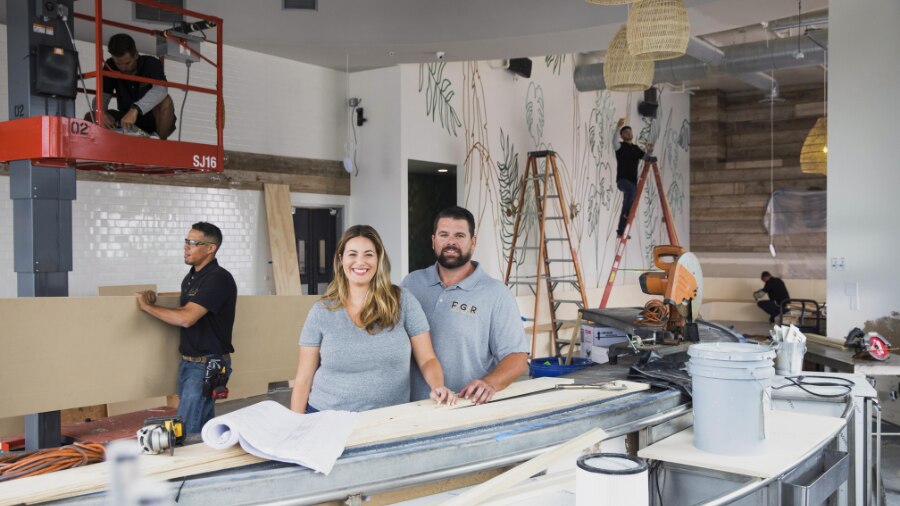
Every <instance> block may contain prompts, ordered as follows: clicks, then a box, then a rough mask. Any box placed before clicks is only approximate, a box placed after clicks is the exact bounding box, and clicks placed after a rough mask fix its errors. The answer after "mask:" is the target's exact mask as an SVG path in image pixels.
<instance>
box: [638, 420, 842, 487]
mask: <svg viewBox="0 0 900 506" xmlns="http://www.w3.org/2000/svg"><path fill="white" fill-rule="evenodd" d="M766 416H767V418H768V420H769V424H770V425H769V427H771V429H770V430H769V438H768V439H767V441H766V450H765V453H763V454H762V455H756V456H749V457H734V456H730V455H717V454H714V453H709V452H705V451H702V450H698V449H697V448H695V447H694V428H693V427H691V428H688V429H685V430H683V431H681V432H679V433H677V434H675V435H672V436H669V437H668V438H666V439H663V440H662V441H660V442H658V443H656V444H653V445H651V446H648V447H647V448H644V449H643V450H640V451H639V452H638V456H639V457H643V458H645V459H654V460H662V461H665V462H673V463H676V464H684V465H688V466H695V467H702V468H705V469H715V470H718V471H725V472H728V473H736V474H742V475H745V476H754V477H756V478H769V477H771V476H776V475H778V474H781V473H783V472H785V471H787V470H788V469H790V468H791V467H792V466H793V465H795V464H796V463H797V460H798V459H799V458H800V457H802V456H803V455H805V454H806V453H807V452H809V451H811V450H812V449H813V448H815V447H816V446H817V445H818V444H820V443H821V442H823V441H825V440H826V439H828V438H830V437H833V436H834V435H835V434H837V432H838V431H839V430H840V429H841V428H842V427H843V426H844V422H845V420H844V419H843V418H833V417H828V416H818V415H809V414H805V413H796V412H793V411H777V410H776V411H770V412H768V413H767V414H766Z"/></svg>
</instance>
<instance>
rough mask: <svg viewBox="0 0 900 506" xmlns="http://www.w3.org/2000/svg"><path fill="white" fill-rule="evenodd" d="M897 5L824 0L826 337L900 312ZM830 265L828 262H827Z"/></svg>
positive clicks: (899, 5)
mask: <svg viewBox="0 0 900 506" xmlns="http://www.w3.org/2000/svg"><path fill="white" fill-rule="evenodd" d="M897 20H900V2H897V1H896V0H871V1H868V2H831V3H830V5H829V35H828V38H829V51H828V58H829V73H828V99H829V102H828V115H829V118H828V119H829V121H828V130H829V131H828V137H829V142H828V144H829V146H828V257H829V258H835V257H837V258H845V259H846V268H845V270H837V269H834V268H830V269H829V272H828V335H832V336H842V335H846V334H847V332H849V330H850V329H852V328H853V327H862V326H863V324H864V323H865V322H866V321H867V320H873V319H877V318H881V317H885V316H889V315H890V314H891V312H892V311H898V310H900V297H898V288H897V282H898V280H900V264H898V262H897V250H898V249H900V236H898V234H897V230H900V205H898V202H897V189H898V188H900V172H898V171H897V170H896V169H895V168H894V162H893V157H894V154H893V151H894V149H893V147H894V146H895V145H896V144H897V139H896V137H897V120H898V118H900V102H897V98H896V88H897V83H900V60H898V57H897V48H898V47H900V32H898V31H897V28H896V22H897ZM829 265H830V263H829Z"/></svg>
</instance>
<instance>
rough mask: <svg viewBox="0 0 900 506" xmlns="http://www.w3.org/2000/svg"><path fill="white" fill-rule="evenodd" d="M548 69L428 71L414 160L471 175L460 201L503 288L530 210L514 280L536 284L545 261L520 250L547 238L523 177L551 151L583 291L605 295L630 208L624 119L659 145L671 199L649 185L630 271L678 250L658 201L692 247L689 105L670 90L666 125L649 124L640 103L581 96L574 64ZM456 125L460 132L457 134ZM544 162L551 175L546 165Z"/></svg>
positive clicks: (609, 95)
mask: <svg viewBox="0 0 900 506" xmlns="http://www.w3.org/2000/svg"><path fill="white" fill-rule="evenodd" d="M536 61H537V60H536ZM544 62H545V65H535V66H534V67H533V72H532V75H531V77H530V78H528V79H526V78H522V77H518V76H514V75H512V74H511V73H509V72H507V71H505V70H497V69H493V68H490V67H489V66H488V65H487V64H486V63H485V62H462V63H459V62H457V63H443V62H441V63H435V64H423V65H419V66H418V76H419V88H418V89H419V93H418V95H417V98H416V103H414V104H413V103H410V108H411V109H414V111H413V112H412V113H410V122H411V123H412V124H411V125H410V126H409V129H408V130H406V131H407V132H412V134H411V136H412V137H413V139H411V140H412V141H413V142H411V144H410V146H411V147H410V148H409V149H410V150H411V151H413V152H414V153H415V154H416V157H417V158H421V159H427V158H422V154H421V153H424V152H427V151H428V150H431V151H434V150H435V149H440V150H443V152H445V153H449V155H445V157H446V156H451V157H453V158H454V159H455V160H456V161H457V162H458V163H459V166H461V167H463V168H464V170H465V177H464V181H465V182H464V186H465V187H464V188H461V189H460V194H461V197H460V199H459V202H461V203H462V204H463V205H465V206H466V207H468V208H469V209H470V210H471V211H472V212H473V214H475V216H476V219H477V225H478V230H477V233H478V236H479V237H478V247H477V250H476V259H477V260H479V261H480V262H481V263H482V265H483V266H484V267H485V268H486V269H487V270H488V271H489V272H490V273H491V274H492V275H494V276H496V277H498V278H502V277H503V275H504V273H505V270H506V267H507V262H508V260H509V256H510V255H509V253H510V249H511V245H512V238H513V227H514V223H515V218H516V215H517V213H518V212H519V211H523V218H522V221H523V224H522V225H521V226H520V230H519V238H518V240H517V243H516V244H517V248H516V253H515V255H514V257H513V259H512V265H513V274H519V275H528V274H533V273H534V271H535V261H536V250H534V249H527V250H526V249H523V248H520V247H519V246H523V245H524V246H531V247H534V246H536V242H537V237H538V235H539V234H538V229H537V228H536V226H537V221H536V217H535V213H534V206H535V199H534V196H533V193H532V189H531V185H530V184H529V185H527V187H526V189H525V195H524V199H523V198H522V197H523V196H522V194H521V193H522V191H523V185H522V177H523V175H524V174H525V171H526V164H527V160H528V153H529V152H530V151H535V150H553V151H554V152H555V153H556V161H557V168H558V173H559V176H560V178H561V183H562V186H563V193H564V198H565V199H566V201H567V205H566V209H565V211H566V213H567V215H568V217H569V219H570V222H571V225H570V230H571V233H572V239H573V241H574V243H575V247H576V249H577V251H578V252H579V255H580V262H581V267H582V272H583V274H584V278H585V283H586V285H587V288H589V289H590V288H597V287H601V286H603V284H604V283H605V282H606V280H607V277H608V276H609V268H610V265H611V263H612V260H613V257H614V250H615V245H616V238H615V228H616V223H617V220H618V216H619V212H620V209H621V205H622V194H621V192H620V191H619V190H618V189H617V187H616V159H615V152H614V151H613V139H614V138H615V136H617V135H618V132H617V131H616V122H617V121H618V119H619V118H620V117H626V118H627V122H628V123H629V124H630V125H631V126H632V128H633V131H634V132H635V134H636V137H637V142H638V144H641V145H643V144H646V143H648V142H654V143H655V145H656V149H655V154H656V156H657V157H658V159H659V166H660V169H661V176H662V180H663V188H657V187H656V184H655V182H654V181H652V178H651V181H649V182H648V183H647V184H646V185H645V190H644V192H643V194H642V195H641V196H639V209H638V214H637V215H636V217H635V222H634V223H633V224H632V232H631V236H632V239H631V240H630V241H629V243H628V247H627V249H626V253H625V259H624V261H623V267H626V268H631V269H646V268H649V267H650V266H651V258H650V253H651V251H652V248H653V246H655V245H657V244H663V243H667V242H668V238H667V236H666V229H665V226H664V224H663V222H662V210H661V207H660V204H659V192H660V191H662V192H663V193H664V194H665V195H666V198H667V199H668V201H669V206H670V208H671V211H672V213H673V216H674V221H675V223H676V229H677V232H678V235H679V239H680V240H681V243H682V245H685V246H688V245H687V240H688V238H689V236H690V235H689V230H688V229H687V227H688V213H689V200H688V199H689V195H688V193H687V190H688V182H689V180H690V179H689V174H688V170H689V156H690V130H689V123H688V121H689V118H688V110H689V97H688V96H687V95H684V94H678V93H669V92H665V91H663V92H662V93H659V102H660V105H659V108H658V111H657V112H658V117H657V118H645V117H642V116H640V115H639V114H638V113H637V102H638V100H639V97H640V95H641V94H640V93H635V94H633V96H629V94H627V93H614V92H610V91H607V90H602V91H594V92H578V91H577V90H576V89H575V86H574V82H573V79H572V72H573V71H574V65H575V58H574V57H572V55H551V56H547V57H545V58H544ZM407 75H409V74H407ZM457 90H458V93H457ZM423 101H424V104H423V103H422V102H423ZM415 111H419V112H418V114H416V113H415ZM454 118H456V119H458V122H454V121H453V120H454ZM429 123H431V124H432V125H434V126H429ZM453 125H456V127H457V128H459V129H460V131H459V132H458V133H457V131H456V129H455V128H454V127H453ZM453 153H456V154H455V155H454V154H453ZM410 157H412V154H410ZM440 161H441V162H446V160H440ZM537 161H538V171H539V172H540V173H543V171H544V166H543V164H544V159H543V158H539V159H537ZM520 200H522V202H523V204H522V209H520V208H519V202H520ZM555 211H556V209H555V208H554V213H555ZM554 223H556V222H554ZM556 226H557V225H549V222H548V225H547V232H546V233H547V235H548V236H551V237H560V234H561V233H562V232H561V230H558V229H557V230H555V229H554V228H553V227H556ZM555 244H556V246H553V245H551V251H550V256H551V257H554V256H558V255H560V254H563V255H567V248H565V249H563V247H562V246H563V243H555ZM554 248H555V249H554ZM567 270H568V271H569V272H565V271H563V272H559V273H558V275H566V274H572V269H571V267H569V268H567ZM554 274H557V273H554ZM620 276H621V277H620V278H619V279H624V280H625V281H624V282H627V283H631V282H636V275H634V274H626V275H620ZM520 293H523V292H521V291H520Z"/></svg>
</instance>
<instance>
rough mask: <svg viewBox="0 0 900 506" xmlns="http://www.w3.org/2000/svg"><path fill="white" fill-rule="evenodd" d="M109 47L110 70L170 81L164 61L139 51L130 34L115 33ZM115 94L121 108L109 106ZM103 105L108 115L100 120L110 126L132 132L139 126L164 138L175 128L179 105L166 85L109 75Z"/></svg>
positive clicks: (105, 83)
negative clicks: (110, 108)
mask: <svg viewBox="0 0 900 506" xmlns="http://www.w3.org/2000/svg"><path fill="white" fill-rule="evenodd" d="M108 48H109V54H110V55H111V56H112V57H111V58H109V59H108V60H106V64H105V65H106V70H112V71H116V72H121V73H123V74H131V75H135V76H139V77H147V78H150V79H157V80H160V81H166V74H165V71H164V69H163V64H162V62H161V61H159V60H158V59H157V58H154V57H153V56H148V55H145V54H138V52H137V47H136V46H135V44H134V39H132V38H131V36H130V35H127V34H124V33H118V34H116V35H113V36H112V37H110V38H109V45H108ZM113 97H116V102H117V104H118V110H116V109H112V110H109V109H107V106H109V103H110V100H111V99H112V98H113ZM103 104H104V110H105V111H106V114H105V115H104V118H103V121H102V122H98V123H100V124H101V125H103V126H104V127H106V128H110V129H113V128H117V127H121V128H122V130H123V131H125V132H131V131H134V130H135V127H137V128H139V129H140V130H142V131H144V132H146V133H148V134H153V133H155V134H157V135H159V138H160V139H166V138H168V137H169V136H170V135H172V132H174V131H175V104H174V102H172V97H170V96H169V89H168V88H167V87H165V86H159V85H155V84H147V83H139V82H137V81H127V80H124V79H116V78H113V77H105V78H103ZM94 107H96V105H94ZM92 115H93V112H90V113H88V114H87V116H86V117H85V119H86V120H89V121H90V120H91V119H92Z"/></svg>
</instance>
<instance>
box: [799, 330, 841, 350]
mask: <svg viewBox="0 0 900 506" xmlns="http://www.w3.org/2000/svg"><path fill="white" fill-rule="evenodd" d="M803 335H805V336H806V339H807V340H809V341H812V342H814V343H819V344H821V345H824V346H828V347H829V348H835V349H838V350H846V349H847V348H846V347H845V346H844V343H845V342H846V341H847V340H846V339H844V338H842V337H828V336H821V335H819V334H813V333H804V334H803Z"/></svg>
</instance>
